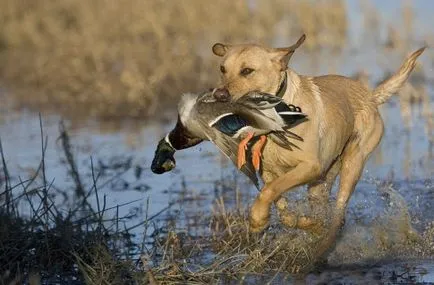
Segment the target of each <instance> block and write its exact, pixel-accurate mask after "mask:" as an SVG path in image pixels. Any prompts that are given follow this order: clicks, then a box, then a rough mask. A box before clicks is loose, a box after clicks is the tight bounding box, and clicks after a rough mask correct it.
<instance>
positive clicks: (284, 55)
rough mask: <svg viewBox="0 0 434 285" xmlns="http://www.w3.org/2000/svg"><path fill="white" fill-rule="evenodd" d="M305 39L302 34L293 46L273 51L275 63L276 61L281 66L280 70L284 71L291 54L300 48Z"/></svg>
mask: <svg viewBox="0 0 434 285" xmlns="http://www.w3.org/2000/svg"><path fill="white" fill-rule="evenodd" d="M305 39H306V35H305V34H303V35H302V36H301V37H300V38H299V39H298V41H297V42H296V43H295V44H293V45H292V46H290V47H286V48H275V49H274V53H275V54H276V57H275V59H276V61H278V62H279V63H280V65H281V70H282V71H283V70H285V69H286V68H287V66H288V62H289V60H290V59H291V56H292V54H293V53H294V52H295V50H296V49H297V48H298V47H299V46H301V44H302V43H303V42H304V40H305Z"/></svg>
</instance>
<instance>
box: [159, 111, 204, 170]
mask: <svg viewBox="0 0 434 285" xmlns="http://www.w3.org/2000/svg"><path fill="white" fill-rule="evenodd" d="M201 141H202V139H200V138H196V137H194V136H193V135H192V134H191V133H190V132H189V131H188V130H187V129H186V128H185V127H184V126H183V124H182V123H181V120H180V118H179V116H178V121H177V122H176V125H175V128H174V129H173V130H172V131H170V133H168V134H167V135H166V136H165V137H164V138H162V139H161V140H160V141H159V142H158V145H157V149H156V150H155V154H154V159H153V160H152V165H151V170H152V172H154V173H155V174H163V173H165V172H168V171H171V170H172V169H174V168H175V166H176V160H175V157H174V155H175V152H176V151H177V150H181V149H186V148H189V147H192V146H195V145H197V144H199V143H200V142H201Z"/></svg>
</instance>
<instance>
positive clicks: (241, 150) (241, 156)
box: [237, 133, 253, 169]
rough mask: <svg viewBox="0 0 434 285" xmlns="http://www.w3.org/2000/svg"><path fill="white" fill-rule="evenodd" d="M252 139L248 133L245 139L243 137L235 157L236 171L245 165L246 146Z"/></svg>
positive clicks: (251, 134)
mask: <svg viewBox="0 0 434 285" xmlns="http://www.w3.org/2000/svg"><path fill="white" fill-rule="evenodd" d="M252 138H253V133H248V134H247V137H245V138H244V139H243V140H242V141H241V142H240V144H239V145H238V156H237V162H238V163H237V164H238V165H237V166H238V169H241V167H243V165H244V164H246V149H247V144H248V143H249V141H250V140H251V139H252Z"/></svg>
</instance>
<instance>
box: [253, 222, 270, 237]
mask: <svg viewBox="0 0 434 285" xmlns="http://www.w3.org/2000/svg"><path fill="white" fill-rule="evenodd" d="M267 227H268V220H265V221H253V220H252V219H250V223H249V231H250V232H251V233H254V234H258V233H261V232H263V231H264V230H265V229H266V228H267Z"/></svg>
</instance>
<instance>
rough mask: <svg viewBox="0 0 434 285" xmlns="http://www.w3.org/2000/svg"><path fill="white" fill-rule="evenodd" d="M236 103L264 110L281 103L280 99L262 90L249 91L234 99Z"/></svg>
mask: <svg viewBox="0 0 434 285" xmlns="http://www.w3.org/2000/svg"><path fill="white" fill-rule="evenodd" d="M235 102H236V103H237V104H241V105H244V106H246V107H248V108H252V109H258V110H264V109H271V108H273V107H276V106H277V105H278V104H280V103H282V102H283V101H282V99H281V98H279V97H277V96H274V95H271V94H268V93H263V92H250V93H247V94H245V95H243V96H241V97H240V98H239V99H238V100H236V101H235Z"/></svg>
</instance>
